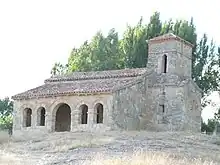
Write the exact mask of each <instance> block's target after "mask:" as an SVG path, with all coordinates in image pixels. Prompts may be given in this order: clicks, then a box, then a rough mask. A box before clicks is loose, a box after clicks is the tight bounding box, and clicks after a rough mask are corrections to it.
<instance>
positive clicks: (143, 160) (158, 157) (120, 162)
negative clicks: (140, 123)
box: [85, 152, 217, 165]
mask: <svg viewBox="0 0 220 165" xmlns="http://www.w3.org/2000/svg"><path fill="white" fill-rule="evenodd" d="M85 164H86V165H87V164H90V165H217V164H215V163H213V162H208V161H202V160H200V159H189V158H175V156H174V155H169V154H166V153H158V152H148V153H147V152H136V153H134V154H133V155H132V156H130V157H129V156H123V157H114V158H110V159H109V158H107V159H103V155H99V156H97V157H96V158H95V159H94V160H93V161H91V162H86V163H85Z"/></svg>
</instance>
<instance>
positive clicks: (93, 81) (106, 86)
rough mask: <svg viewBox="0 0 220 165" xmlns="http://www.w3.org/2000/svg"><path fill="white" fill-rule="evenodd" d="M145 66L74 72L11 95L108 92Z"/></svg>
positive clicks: (33, 96) (134, 76)
mask: <svg viewBox="0 0 220 165" xmlns="http://www.w3.org/2000/svg"><path fill="white" fill-rule="evenodd" d="M145 72H146V68H138V69H123V70H111V71H99V72H75V73H73V74H72V75H68V76H59V77H54V78H50V79H47V80H45V84H44V85H42V86H39V87H36V88H34V89H30V90H28V91H26V92H23V93H20V94H17V95H15V96H13V97H12V99H14V100H21V99H31V98H40V97H51V96H61V95H75V94H83V93H90V94H91V93H109V92H112V90H113V89H114V88H118V87H120V86H124V85H126V84H129V83H131V82H132V81H134V80H135V79H136V78H137V77H139V76H141V75H143V74H144V73H145Z"/></svg>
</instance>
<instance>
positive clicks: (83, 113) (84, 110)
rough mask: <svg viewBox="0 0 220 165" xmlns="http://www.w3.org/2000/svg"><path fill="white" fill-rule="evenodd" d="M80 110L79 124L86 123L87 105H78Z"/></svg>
mask: <svg viewBox="0 0 220 165" xmlns="http://www.w3.org/2000/svg"><path fill="white" fill-rule="evenodd" d="M79 109H80V112H81V119H80V123H81V124H87V123H88V106H87V105H86V104H83V105H81V106H80V107H79Z"/></svg>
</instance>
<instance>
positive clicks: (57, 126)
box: [52, 103, 71, 132]
mask: <svg viewBox="0 0 220 165" xmlns="http://www.w3.org/2000/svg"><path fill="white" fill-rule="evenodd" d="M70 130H71V108H70V106H69V105H68V104H67V103H59V104H57V105H56V106H55V108H54V109H53V111H52V131H55V132H65V131H70Z"/></svg>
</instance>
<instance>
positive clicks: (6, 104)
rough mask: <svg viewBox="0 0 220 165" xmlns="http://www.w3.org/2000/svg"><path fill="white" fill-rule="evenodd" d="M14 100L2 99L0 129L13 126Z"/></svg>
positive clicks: (0, 104)
mask: <svg viewBox="0 0 220 165" xmlns="http://www.w3.org/2000/svg"><path fill="white" fill-rule="evenodd" d="M12 111H13V102H12V101H11V100H10V99H9V98H8V97H6V98H4V99H2V100H1V99H0V129H11V128H12Z"/></svg>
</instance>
